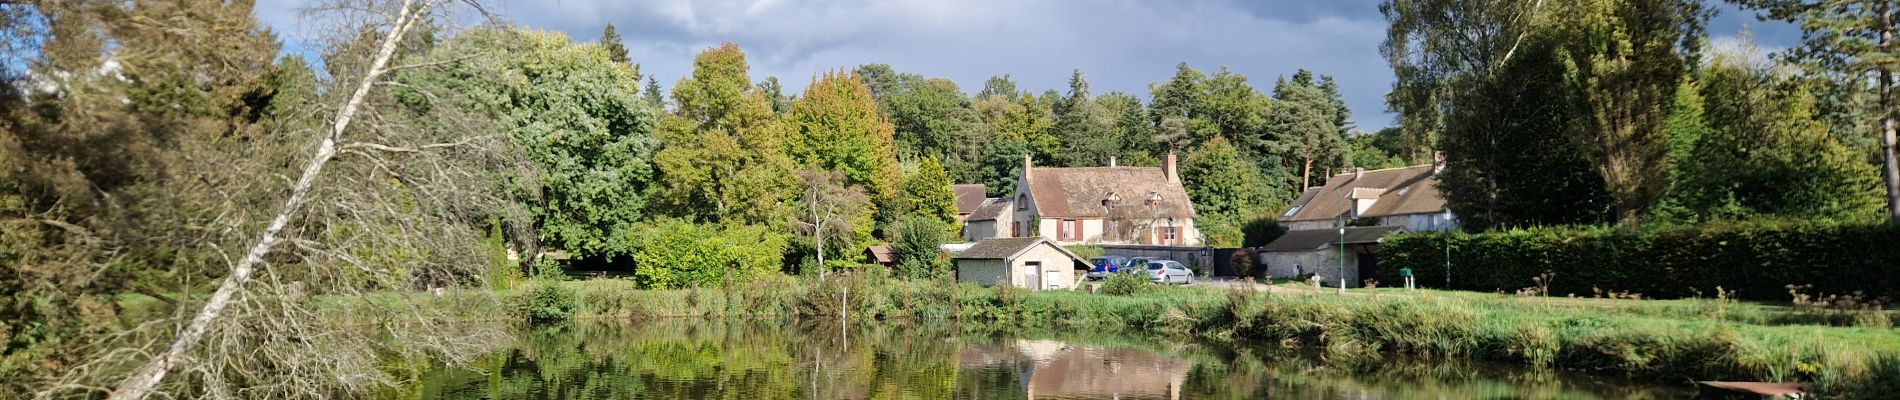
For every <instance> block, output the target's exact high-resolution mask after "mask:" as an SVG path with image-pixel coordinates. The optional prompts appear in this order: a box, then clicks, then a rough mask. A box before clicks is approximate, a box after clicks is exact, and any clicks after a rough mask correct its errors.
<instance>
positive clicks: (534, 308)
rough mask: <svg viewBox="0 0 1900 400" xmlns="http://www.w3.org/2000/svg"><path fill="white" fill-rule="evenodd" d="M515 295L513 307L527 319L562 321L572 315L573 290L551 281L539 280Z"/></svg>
mask: <svg viewBox="0 0 1900 400" xmlns="http://www.w3.org/2000/svg"><path fill="white" fill-rule="evenodd" d="M530 286H531V287H530V288H529V289H528V290H525V291H522V292H520V293H517V294H516V295H515V301H514V303H515V309H516V310H519V312H520V313H521V315H523V316H525V317H526V318H527V319H528V320H529V321H562V320H566V319H569V318H573V317H574V306H575V304H576V301H575V299H574V298H575V296H574V290H573V289H569V288H568V287H567V286H565V285H561V284H559V283H557V282H551V281H539V282H534V283H533V284H531V285H530Z"/></svg>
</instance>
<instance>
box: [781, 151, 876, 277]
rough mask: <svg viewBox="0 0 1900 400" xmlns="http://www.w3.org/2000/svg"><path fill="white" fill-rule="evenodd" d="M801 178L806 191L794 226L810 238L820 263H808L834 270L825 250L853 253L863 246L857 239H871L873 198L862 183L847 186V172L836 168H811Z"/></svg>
mask: <svg viewBox="0 0 1900 400" xmlns="http://www.w3.org/2000/svg"><path fill="white" fill-rule="evenodd" d="M798 180H799V184H800V185H801V187H800V190H801V191H802V192H803V194H801V195H800V197H799V203H800V204H798V208H799V209H798V211H797V212H796V213H794V214H793V215H794V217H793V218H794V219H793V220H792V228H793V229H795V232H796V233H797V234H798V235H799V236H801V237H804V238H806V239H808V240H810V241H811V248H812V254H813V255H814V256H815V257H817V264H816V265H810V266H808V267H810V268H816V269H818V271H819V274H820V275H823V274H825V273H826V272H828V271H830V270H831V266H830V265H827V264H826V263H825V255H826V254H830V255H832V256H833V257H834V259H836V258H835V257H838V256H845V255H850V254H854V253H856V252H857V251H858V250H860V249H862V248H860V247H857V245H856V244H857V243H864V242H866V241H868V240H870V236H871V229H870V228H871V224H872V222H873V221H872V220H871V213H870V212H869V210H868V208H869V206H870V205H871V199H870V198H869V197H868V196H866V195H865V194H864V188H863V187H862V186H847V185H846V184H845V176H844V174H842V173H839V172H837V171H826V170H821V169H816V168H808V169H805V170H801V171H799V172H798ZM839 242H843V243H839Z"/></svg>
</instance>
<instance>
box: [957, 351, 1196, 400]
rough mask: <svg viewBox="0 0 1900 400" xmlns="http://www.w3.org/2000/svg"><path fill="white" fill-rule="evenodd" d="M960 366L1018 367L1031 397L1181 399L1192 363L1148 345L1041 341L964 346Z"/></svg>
mask: <svg viewBox="0 0 1900 400" xmlns="http://www.w3.org/2000/svg"><path fill="white" fill-rule="evenodd" d="M958 365H959V366H961V367H963V368H981V367H1005V368H1011V369H1014V370H1015V371H1016V377H1017V382H1018V383H1019V384H1021V385H1022V386H1021V390H1022V392H1023V394H1024V395H1025V397H1026V398H1030V399H1036V398H1051V397H1053V398H1168V399H1179V398H1181V385H1182V384H1184V383H1186V382H1187V374H1188V370H1189V369H1190V368H1191V367H1192V364H1189V363H1188V362H1187V361H1186V360H1181V359H1176V358H1173V357H1167V356H1163V355H1160V354H1155V353H1154V352H1150V351H1146V350H1140V349H1130V348H1104V347H1086V346H1070V345H1067V344H1064V343H1061V342H1052V341H1038V340H1018V341H1016V342H1014V343H1008V344H1005V345H970V346H965V347H964V348H963V350H962V351H961V352H960V353H959V354H958Z"/></svg>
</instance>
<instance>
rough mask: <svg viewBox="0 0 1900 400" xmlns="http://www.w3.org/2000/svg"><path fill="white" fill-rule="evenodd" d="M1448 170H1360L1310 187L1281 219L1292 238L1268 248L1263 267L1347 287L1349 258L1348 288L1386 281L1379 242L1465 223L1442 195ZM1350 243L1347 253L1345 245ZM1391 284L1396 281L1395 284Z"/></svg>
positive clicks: (1274, 273)
mask: <svg viewBox="0 0 1900 400" xmlns="http://www.w3.org/2000/svg"><path fill="white" fill-rule="evenodd" d="M1442 169H1443V168H1442V164H1437V163H1435V164H1427V165H1414V166H1410V167H1403V168H1390V169H1382V170H1376V171H1366V170H1363V169H1355V170H1353V172H1350V173H1344V174H1339V175H1335V176H1333V177H1332V178H1331V179H1327V180H1326V185H1325V186H1318V187H1311V188H1307V189H1306V190H1305V192H1303V193H1301V194H1300V198H1299V199H1298V200H1294V201H1293V204H1292V205H1291V206H1288V207H1287V210H1286V212H1285V213H1282V214H1280V217H1279V221H1280V223H1281V224H1282V225H1285V226H1286V227H1287V229H1288V231H1287V233H1286V235H1285V236H1281V237H1280V238H1279V239H1276V240H1274V241H1273V243H1268V244H1267V246H1266V247H1264V248H1262V249H1261V256H1260V261H1261V262H1262V263H1263V264H1265V266H1266V268H1265V270H1266V274H1267V276H1268V277H1271V278H1297V277H1300V276H1304V275H1307V274H1318V275H1319V276H1321V277H1322V278H1324V279H1325V280H1324V282H1325V283H1326V284H1329V285H1338V284H1339V269H1340V268H1339V266H1340V262H1341V261H1342V260H1341V257H1344V260H1343V261H1344V263H1345V264H1344V265H1345V266H1346V268H1345V269H1346V274H1345V275H1346V286H1347V287H1359V286H1361V285H1363V284H1364V282H1365V281H1366V280H1367V279H1381V278H1382V277H1380V276H1378V271H1379V269H1378V257H1377V250H1378V246H1379V239H1380V238H1383V237H1385V236H1386V235H1390V234H1393V233H1398V232H1414V231H1449V230H1455V229H1458V217H1457V215H1456V214H1454V213H1452V211H1451V210H1450V209H1449V208H1447V207H1446V205H1445V198H1444V196H1442V195H1440V194H1439V192H1438V172H1439V171H1440V170H1442ZM1342 236H1343V237H1344V244H1343V246H1344V251H1343V255H1342V251H1341V249H1340V247H1341V246H1342V244H1341V238H1342ZM1390 283H1391V282H1388V284H1390Z"/></svg>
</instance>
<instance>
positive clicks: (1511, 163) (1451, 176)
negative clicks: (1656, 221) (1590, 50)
mask: <svg viewBox="0 0 1900 400" xmlns="http://www.w3.org/2000/svg"><path fill="white" fill-rule="evenodd" d="M1550 40H1552V39H1549V38H1546V37H1541V36H1540V37H1533V38H1531V39H1530V40H1527V41H1526V42H1525V43H1524V44H1523V45H1522V46H1521V47H1518V48H1517V49H1516V55H1515V56H1514V57H1513V58H1512V59H1511V60H1510V61H1509V62H1507V63H1505V64H1504V65H1503V67H1502V68H1499V69H1497V70H1493V71H1487V72H1486V73H1484V74H1474V75H1470V76H1466V77H1465V78H1461V79H1462V80H1461V81H1460V82H1459V83H1458V84H1456V85H1450V86H1447V88H1450V89H1451V91H1450V92H1449V93H1447V94H1446V95H1447V96H1448V98H1449V99H1450V100H1451V102H1452V103H1453V104H1455V105H1456V107H1454V108H1453V109H1454V110H1455V112H1451V113H1448V114H1446V115H1445V122H1444V134H1443V135H1441V136H1440V137H1439V140H1438V146H1439V148H1440V149H1442V151H1443V152H1444V155H1445V163H1444V170H1443V171H1442V172H1440V173H1439V175H1438V179H1439V192H1440V193H1441V194H1443V195H1444V196H1445V201H1446V205H1447V206H1448V207H1450V208H1451V209H1452V210H1456V211H1457V212H1458V217H1459V219H1460V225H1461V226H1462V227H1464V228H1465V229H1468V230H1474V231H1481V230H1486V229H1491V228H1496V227H1521V226H1535V225H1561V224H1594V223H1602V222H1606V221H1608V220H1609V219H1610V203H1611V202H1610V198H1609V195H1608V193H1607V192H1606V191H1605V190H1604V188H1603V180H1602V179H1600V178H1598V177H1597V175H1596V173H1595V172H1594V171H1593V170H1592V169H1591V166H1590V164H1589V162H1588V161H1587V160H1586V159H1585V158H1584V156H1583V154H1582V153H1581V152H1580V151H1578V150H1577V149H1576V148H1575V146H1573V145H1572V143H1573V142H1572V140H1570V138H1569V135H1568V133H1567V132H1568V131H1567V130H1568V129H1572V127H1573V126H1574V125H1576V124H1577V122H1575V121H1576V119H1578V118H1581V117H1580V116H1578V108H1577V107H1576V106H1575V102H1576V101H1577V100H1576V99H1575V95H1574V94H1573V93H1572V91H1571V90H1570V88H1569V87H1568V86H1566V85H1564V84H1563V76H1564V74H1565V70H1564V68H1563V67H1562V66H1561V65H1560V64H1559V63H1558V62H1557V56H1556V54H1555V53H1556V50H1555V49H1554V45H1553V44H1551V43H1549V41H1550Z"/></svg>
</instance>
